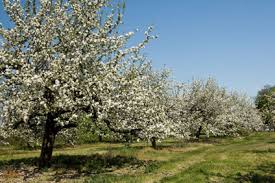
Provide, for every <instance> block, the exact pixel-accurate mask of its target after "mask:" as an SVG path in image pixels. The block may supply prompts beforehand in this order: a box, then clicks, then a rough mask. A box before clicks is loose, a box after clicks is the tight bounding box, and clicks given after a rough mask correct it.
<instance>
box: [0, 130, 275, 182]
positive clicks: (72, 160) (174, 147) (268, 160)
mask: <svg viewBox="0 0 275 183" xmlns="http://www.w3.org/2000/svg"><path fill="white" fill-rule="evenodd" d="M38 155H39V151H27V150H18V149H16V148H12V147H0V182H5V183H8V182H16V183H19V182H39V183H43V182H69V183H70V182H87V183H93V182H106V183H107V182H110V183H111V182H133V183H139V182H181V183H182V182H192V183H193V182H195V183H200V182H257V183H258V182H265V183H266V182H272V183H274V182H275V133H255V134H252V135H250V136H247V137H241V138H225V139H219V138H213V139H208V140H201V141H199V142H188V143H187V142H177V141H172V140H167V141H165V142H163V143H161V144H160V148H159V149H158V150H154V149H152V148H150V147H149V145H148V144H146V143H136V144H133V145H131V146H130V147H126V146H125V145H123V144H105V143H100V144H89V145H81V146H76V147H74V148H56V149H55V153H54V158H53V166H52V167H51V168H49V169H44V170H38V169H37V168H36V166H35V164H36V161H37V157H38Z"/></svg>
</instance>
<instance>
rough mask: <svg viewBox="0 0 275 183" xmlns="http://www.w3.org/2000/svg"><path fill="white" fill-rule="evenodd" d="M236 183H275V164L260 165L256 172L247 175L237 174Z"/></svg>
mask: <svg viewBox="0 0 275 183" xmlns="http://www.w3.org/2000/svg"><path fill="white" fill-rule="evenodd" d="M236 181H238V182H252V183H274V182H275V163H269V164H265V165H260V166H258V167H257V169H256V170H254V171H251V172H249V173H247V174H244V175H242V174H240V173H238V174H237V178H236Z"/></svg>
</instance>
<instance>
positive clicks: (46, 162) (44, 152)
mask: <svg viewBox="0 0 275 183" xmlns="http://www.w3.org/2000/svg"><path fill="white" fill-rule="evenodd" d="M55 135H56V132H55V126H54V121H53V118H52V117H50V116H48V118H47V121H46V124H45V129H44V136H43V142H42V147H41V154H40V158H39V168H45V167H50V165H51V159H52V153H53V146H54V142H55Z"/></svg>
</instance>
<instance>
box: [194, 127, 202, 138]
mask: <svg viewBox="0 0 275 183" xmlns="http://www.w3.org/2000/svg"><path fill="white" fill-rule="evenodd" d="M201 130H202V126H200V127H199V130H198V131H197V132H196V134H195V136H196V138H197V139H199V138H200V135H201Z"/></svg>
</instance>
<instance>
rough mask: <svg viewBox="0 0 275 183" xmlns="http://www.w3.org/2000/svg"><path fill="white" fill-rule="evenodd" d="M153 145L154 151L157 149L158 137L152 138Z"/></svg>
mask: <svg viewBox="0 0 275 183" xmlns="http://www.w3.org/2000/svg"><path fill="white" fill-rule="evenodd" d="M151 143H152V147H153V148H154V149H157V138H156V137H152V138H151Z"/></svg>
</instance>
